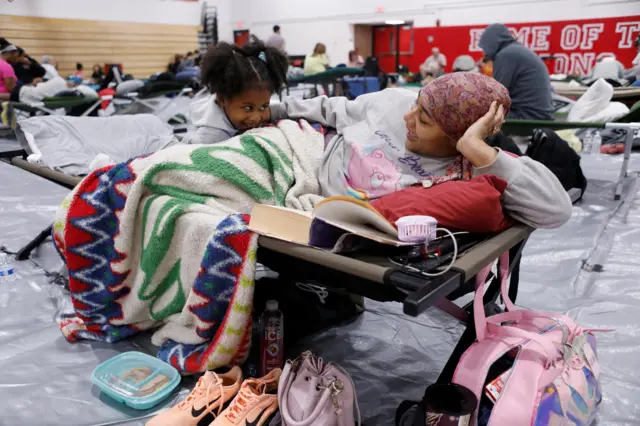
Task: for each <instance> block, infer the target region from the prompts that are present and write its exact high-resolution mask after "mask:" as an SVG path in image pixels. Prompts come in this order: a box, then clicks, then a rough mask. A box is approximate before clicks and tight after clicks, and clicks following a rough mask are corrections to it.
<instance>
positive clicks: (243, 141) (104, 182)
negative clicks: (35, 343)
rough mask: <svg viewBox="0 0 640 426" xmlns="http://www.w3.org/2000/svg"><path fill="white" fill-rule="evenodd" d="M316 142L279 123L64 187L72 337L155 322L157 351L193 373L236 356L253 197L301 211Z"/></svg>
mask: <svg viewBox="0 0 640 426" xmlns="http://www.w3.org/2000/svg"><path fill="white" fill-rule="evenodd" d="M323 145H324V141H323V137H322V135H321V134H320V133H318V132H317V131H316V130H314V129H313V128H312V127H311V126H310V125H309V124H307V123H306V122H304V121H302V122H300V123H296V122H293V121H288V120H287V121H282V122H280V123H278V125H277V126H275V127H270V128H263V129H257V130H254V131H252V132H249V133H245V134H244V135H242V136H238V137H235V138H233V139H230V140H228V141H226V142H222V143H219V144H215V145H178V146H173V147H170V148H167V149H165V150H162V151H159V152H156V153H154V154H152V155H149V156H143V157H137V158H134V159H132V160H130V161H128V162H127V163H121V164H118V165H115V166H109V167H105V168H102V169H100V170H96V171H95V172H93V173H92V174H90V175H89V176H87V177H86V178H85V179H83V180H82V182H81V183H80V184H79V185H78V186H77V187H76V188H75V189H74V190H73V191H72V192H71V193H70V194H69V196H68V197H67V198H66V199H65V200H64V202H63V203H62V206H61V207H60V209H59V210H58V212H57V214H56V218H55V222H54V231H53V233H54V240H55V244H56V247H57V248H58V250H59V252H60V254H61V256H62V257H63V259H64V260H65V262H66V265H67V268H68V270H69V284H70V289H71V296H72V301H73V308H74V312H72V313H65V314H61V315H59V317H58V318H57V321H58V324H59V325H60V328H61V330H62V332H63V334H64V335H65V336H66V338H67V339H68V340H70V341H75V340H78V339H93V340H100V341H106V342H115V341H118V340H121V339H124V338H126V337H128V336H131V335H133V334H135V333H137V332H139V331H141V330H147V329H151V328H157V330H156V331H155V333H154V335H153V337H152V342H153V343H154V344H156V345H157V346H160V349H159V352H158V357H159V358H161V359H162V360H164V361H166V362H169V363H170V364H172V365H173V366H175V367H176V368H178V369H179V370H180V371H182V372H185V373H194V372H199V371H204V370H207V369H214V368H217V367H219V366H222V365H227V364H234V363H240V362H242V361H243V360H244V358H246V356H247V353H248V349H249V345H250V337H251V334H250V333H251V311H252V300H253V285H254V271H255V265H256V248H257V237H256V236H255V235H253V234H252V233H251V232H249V231H248V230H247V220H248V216H247V215H246V214H247V213H249V212H250V209H251V207H252V205H253V204H254V203H264V204H275V205H284V206H287V207H291V208H296V209H302V210H311V209H312V208H313V205H314V204H315V203H316V202H317V201H318V200H319V199H320V196H319V194H320V187H319V183H318V179H317V174H318V170H319V167H320V164H321V160H322V149H323Z"/></svg>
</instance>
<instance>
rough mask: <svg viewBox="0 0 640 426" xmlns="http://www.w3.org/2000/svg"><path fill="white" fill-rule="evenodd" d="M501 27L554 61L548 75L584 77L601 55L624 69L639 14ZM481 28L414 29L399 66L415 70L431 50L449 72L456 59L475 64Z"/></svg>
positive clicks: (639, 27)
mask: <svg viewBox="0 0 640 426" xmlns="http://www.w3.org/2000/svg"><path fill="white" fill-rule="evenodd" d="M506 25H507V27H509V29H510V31H511V33H512V34H513V35H514V36H515V37H516V38H517V39H518V41H520V42H521V43H522V44H524V45H525V46H527V47H529V48H530V49H531V50H533V51H534V52H536V53H537V54H539V55H540V56H543V57H548V56H553V57H554V59H550V60H546V63H547V67H548V68H549V72H550V73H554V74H579V75H586V74H589V73H590V72H591V69H592V68H593V66H594V65H595V63H596V61H597V60H598V59H599V58H600V57H602V56H603V55H606V54H614V55H615V56H616V58H617V59H618V60H619V61H620V62H622V64H623V65H624V66H625V67H626V68H629V67H631V61H632V60H633V58H635V56H636V55H637V49H636V47H635V46H634V41H635V39H636V37H638V35H639V34H640V15H637V16H628V17H618V18H598V19H586V20H575V21H554V22H536V23H518V24H506ZM486 27H487V26H486V25H474V26H464V27H462V26H456V27H440V28H414V30H413V31H414V34H413V36H414V44H413V45H414V52H413V55H411V56H402V57H401V63H402V64H404V65H408V66H409V68H410V69H411V70H412V71H417V70H418V67H419V66H420V64H421V63H422V62H424V60H425V59H426V58H427V56H428V55H429V54H430V53H431V48H432V47H438V48H440V51H441V52H442V53H444V54H445V55H446V57H447V59H448V69H449V70H451V66H452V64H453V61H454V60H455V58H457V57H458V56H460V55H469V54H470V55H472V56H473V57H474V58H475V59H481V58H482V50H481V49H480V47H478V41H479V40H480V36H481V35H482V32H483V31H484V28H486Z"/></svg>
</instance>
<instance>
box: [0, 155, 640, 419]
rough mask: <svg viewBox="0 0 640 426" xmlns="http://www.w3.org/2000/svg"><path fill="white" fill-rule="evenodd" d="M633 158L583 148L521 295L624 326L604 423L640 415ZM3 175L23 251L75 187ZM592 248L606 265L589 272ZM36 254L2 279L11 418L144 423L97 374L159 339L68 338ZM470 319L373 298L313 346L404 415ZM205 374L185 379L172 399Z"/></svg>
mask: <svg viewBox="0 0 640 426" xmlns="http://www.w3.org/2000/svg"><path fill="white" fill-rule="evenodd" d="M9 145H10V144H9ZM2 148H3V149H7V148H8V146H7V144H2ZM621 161H622V158H621V157H605V156H597V157H587V158H585V159H584V160H583V165H584V169H585V173H586V174H587V177H588V178H589V189H588V190H587V193H586V195H585V198H584V201H583V203H582V204H580V205H578V206H576V207H574V212H573V217H572V218H571V221H570V222H569V223H567V224H566V225H565V226H563V227H562V228H560V229H556V230H551V231H536V232H535V233H534V234H533V236H532V238H531V240H530V241H529V242H528V243H527V245H526V249H525V253H524V257H523V261H522V271H521V283H520V295H519V298H518V302H519V304H521V305H523V306H526V307H531V308H536V309H539V310H545V311H557V312H568V313H569V314H570V315H572V316H573V317H575V318H576V319H577V320H578V321H579V322H580V323H581V324H582V325H584V326H591V327H598V328H615V329H616V331H615V332H612V333H608V334H602V335H600V336H598V344H599V348H598V349H599V354H600V363H601V366H602V371H603V373H602V382H603V386H604V402H603V404H602V405H601V410H600V416H599V422H598V424H599V425H601V426H603V425H606V426H609V425H619V426H622V425H629V426H631V425H638V424H640V261H638V256H639V255H640V185H638V187H635V188H632V189H633V190H634V192H635V191H636V190H638V191H639V192H638V193H637V194H630V193H629V190H628V188H627V192H626V193H625V196H623V201H624V203H620V202H614V201H613V199H612V190H613V187H614V183H615V182H616V180H617V177H618V171H619V167H620V162H621ZM634 166H635V169H634ZM639 168H640V156H639V157H634V158H633V161H632V166H631V170H638V169H639ZM0 182H1V183H0V245H3V246H5V247H7V249H9V250H12V251H16V250H17V249H19V248H20V247H21V246H23V245H24V244H25V243H26V242H28V241H29V240H30V239H31V238H32V237H33V236H35V235H36V234H37V233H39V232H40V231H41V230H42V229H44V228H45V227H46V226H47V225H48V224H49V223H50V221H51V217H52V215H53V213H54V211H55V209H56V207H57V205H58V204H59V203H60V201H61V200H62V198H63V197H64V195H65V194H66V192H67V191H66V190H65V189H64V188H62V187H60V186H57V185H55V184H53V183H50V182H48V181H45V180H44V179H42V178H40V177H37V176H35V175H32V174H30V173H28V172H25V171H22V170H19V169H17V168H14V167H12V166H9V165H7V164H5V163H0ZM585 260H586V261H587V264H602V265H604V270H603V271H602V272H600V273H596V272H587V271H586V270H584V269H583V268H582V264H583V261H585ZM34 261H35V262H33V261H25V262H21V263H19V264H18V265H17V272H18V274H19V279H18V280H17V281H15V282H13V283H3V284H1V285H0V372H1V374H0V424H1V425H6V426H31V425H33V426H36V425H37V426H43V425H65V426H71V425H116V424H117V425H143V424H144V422H145V419H146V418H148V417H149V416H151V415H152V414H153V413H147V412H136V411H134V410H130V409H127V408H125V407H123V406H122V405H119V404H117V403H113V402H111V401H109V399H108V398H107V397H104V396H102V395H100V393H99V392H98V390H97V389H96V388H95V387H93V386H92V384H91V380H90V376H91V372H92V370H93V368H94V367H96V365H98V364H99V363H100V362H102V361H105V360H107V359H109V358H110V357H112V356H114V355H115V354H117V353H119V352H123V351H128V350H136V349H137V350H145V349H143V348H142V347H141V346H145V347H147V348H148V346H147V345H145V344H142V343H141V342H142V341H143V339H140V340H136V341H134V340H129V341H125V342H121V343H118V344H113V345H110V344H105V343H96V342H79V343H75V344H71V343H67V342H66V341H65V340H64V338H63V337H62V335H61V333H60V331H59V329H58V326H57V325H56V324H55V323H54V322H53V319H54V315H55V314H56V312H57V310H58V309H59V308H60V307H61V306H62V305H63V304H65V303H67V302H66V298H65V295H64V294H63V290H61V288H60V287H59V286H57V285H55V284H50V282H49V280H48V278H47V277H46V276H45V272H44V270H43V268H44V269H46V270H48V271H56V270H59V268H60V267H61V263H60V261H59V259H58V258H57V256H56V254H55V252H54V249H53V247H52V245H51V243H47V244H46V245H45V246H43V247H42V248H41V249H39V250H38V251H37V252H35V254H34ZM36 263H37V264H39V265H41V266H38V265H37V264H36ZM285 321H286V319H285ZM461 331H462V329H461V326H460V325H459V324H457V323H456V322H454V321H453V320H451V319H449V318H448V317H446V316H445V315H444V314H441V313H439V312H438V311H431V312H430V313H429V314H427V315H422V316H421V317H419V318H410V317H406V316H404V315H402V310H401V306H400V305H399V304H395V303H387V304H383V303H376V302H371V301H367V311H366V312H365V313H364V314H363V315H361V316H360V317H359V318H358V319H357V320H356V321H355V322H353V323H351V324H348V325H345V326H342V327H338V328H335V329H332V330H331V331H329V332H325V333H322V334H320V335H317V336H313V337H312V338H310V339H309V340H308V347H309V348H311V349H313V350H315V351H316V352H317V353H319V354H321V355H322V356H323V357H324V358H325V359H327V360H332V361H337V362H339V363H340V364H342V366H343V367H345V368H346V369H347V370H348V371H349V372H350V373H351V375H352V376H353V378H354V380H355V383H356V387H357V391H358V392H357V393H358V399H359V402H360V407H361V411H362V413H363V419H365V420H366V424H367V425H374V424H375V425H392V424H393V416H394V412H395V409H396V407H397V406H398V404H399V403H400V401H401V400H403V399H419V398H420V397H421V395H422V393H423V392H424V388H425V387H426V386H427V385H428V384H430V383H432V382H433V381H435V380H436V378H437V376H438V373H439V372H440V370H441V368H442V367H443V365H444V363H445V361H446V359H447V358H448V356H449V354H450V352H451V350H452V348H453V346H454V344H455V343H456V341H457V339H458V337H459V336H460V334H461ZM193 383H194V382H193V379H187V380H184V381H183V388H182V390H181V391H180V393H179V394H177V395H175V396H174V397H173V398H172V399H171V400H169V401H168V402H167V403H166V404H165V406H166V405H171V404H173V403H174V402H175V401H176V400H177V399H179V398H183V397H184V396H185V395H186V393H188V390H189V388H190V387H192V386H193Z"/></svg>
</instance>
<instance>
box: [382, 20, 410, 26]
mask: <svg viewBox="0 0 640 426" xmlns="http://www.w3.org/2000/svg"><path fill="white" fill-rule="evenodd" d="M384 23H385V24H387V25H402V24H404V23H405V21H404V20H402V19H390V20H388V21H384Z"/></svg>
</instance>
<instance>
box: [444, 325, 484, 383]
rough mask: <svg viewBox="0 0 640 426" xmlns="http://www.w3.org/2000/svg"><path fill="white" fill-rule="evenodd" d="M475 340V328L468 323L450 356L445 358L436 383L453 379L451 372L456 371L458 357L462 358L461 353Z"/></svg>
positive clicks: (449, 381)
mask: <svg viewBox="0 0 640 426" xmlns="http://www.w3.org/2000/svg"><path fill="white" fill-rule="evenodd" d="M475 341H476V328H475V327H474V325H473V324H469V325H468V326H467V328H465V330H464V333H462V336H460V340H458V344H457V345H456V347H455V348H454V349H453V352H452V353H451V356H450V357H449V359H448V360H447V363H446V365H445V366H444V368H443V369H442V372H441V373H440V377H438V381H437V383H441V384H447V383H451V380H452V379H453V373H455V371H456V367H457V366H458V363H459V362H460V358H462V354H464V352H465V351H466V350H467V349H469V346H471V345H472V344H473V342H475Z"/></svg>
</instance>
